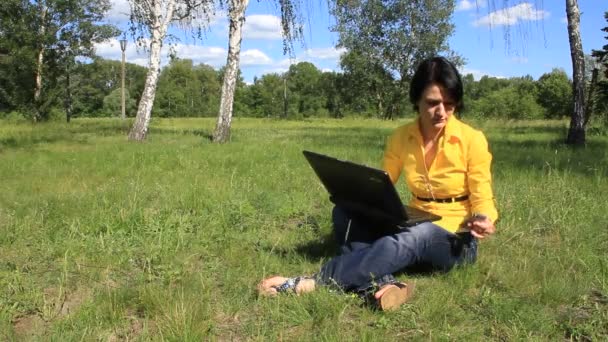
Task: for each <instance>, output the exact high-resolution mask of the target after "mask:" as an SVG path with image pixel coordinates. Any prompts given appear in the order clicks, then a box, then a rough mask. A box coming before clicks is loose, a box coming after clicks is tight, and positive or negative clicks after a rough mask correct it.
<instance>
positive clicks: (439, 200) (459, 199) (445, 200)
mask: <svg viewBox="0 0 608 342" xmlns="http://www.w3.org/2000/svg"><path fill="white" fill-rule="evenodd" d="M414 196H415V197H416V198H417V199H418V200H420V201H423V202H437V203H454V202H462V201H466V200H468V199H469V195H464V196H460V197H450V198H424V197H418V196H416V195H414Z"/></svg>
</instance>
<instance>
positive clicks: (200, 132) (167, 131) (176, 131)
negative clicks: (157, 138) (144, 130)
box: [150, 127, 213, 141]
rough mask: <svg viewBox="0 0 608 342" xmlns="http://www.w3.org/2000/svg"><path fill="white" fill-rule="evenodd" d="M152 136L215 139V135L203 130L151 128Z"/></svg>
mask: <svg viewBox="0 0 608 342" xmlns="http://www.w3.org/2000/svg"><path fill="white" fill-rule="evenodd" d="M150 134H173V135H195V136H199V137H203V138H205V139H206V140H209V141H211V140H212V139H213V134H212V133H210V132H209V131H207V130H203V129H189V128H188V129H181V128H164V127H152V128H150Z"/></svg>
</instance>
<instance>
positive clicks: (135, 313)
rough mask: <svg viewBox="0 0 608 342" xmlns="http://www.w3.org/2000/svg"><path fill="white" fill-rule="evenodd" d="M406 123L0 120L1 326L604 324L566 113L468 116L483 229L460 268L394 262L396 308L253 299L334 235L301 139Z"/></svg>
mask: <svg viewBox="0 0 608 342" xmlns="http://www.w3.org/2000/svg"><path fill="white" fill-rule="evenodd" d="M406 121H407V119H404V120H401V121H392V122H391V121H379V120H364V119H357V120H356V119H344V120H321V119H316V120H310V121H297V122H296V121H277V120H264V119H240V118H237V119H235V121H234V122H233V130H232V141H231V142H230V143H228V144H224V145H216V144H212V143H211V142H210V141H209V138H208V137H209V135H210V134H211V132H212V129H213V127H214V119H181V120H177V119H175V120H171V119H165V120H159V119H155V120H153V123H152V127H151V130H150V135H149V138H148V140H147V141H146V142H145V143H132V142H128V141H127V140H126V134H127V132H128V129H129V123H128V122H121V121H120V120H93V119H88V120H87V119H77V120H74V121H73V122H72V123H71V124H59V123H50V124H42V125H37V126H31V125H29V124H9V123H7V122H0V340H9V341H10V340H54V341H70V340H101V341H121V340H135V341H137V340H141V341H144V340H145V341H147V340H173V341H199V340H217V341H226V340H257V341H269V340H270V341H273V340H287V341H290V340H293V341H299V340H304V341H320V340H321V341H383V340H388V341H393V340H394V341H403V340H464V339H467V340H475V341H485V340H500V341H508V340H524V339H525V340H528V339H531V340H539V341H543V340H548V341H559V340H585V341H586V340H598V341H599V340H606V339H608V220H607V218H608V210H607V209H608V204H607V203H608V180H607V176H608V138H607V137H605V136H604V137H602V136H593V135H592V136H589V138H588V145H587V146H586V147H585V148H579V149H570V148H566V147H565V146H564V145H562V144H561V141H562V140H563V139H564V137H565V132H566V127H567V123H566V122H489V121H488V122H472V123H471V124H472V125H473V126H475V127H478V128H481V129H483V131H484V132H485V133H486V135H487V136H488V139H489V141H490V145H491V148H492V151H493V154H494V164H493V174H494V189H495V193H496V199H497V204H498V208H499V211H500V214H501V219H500V221H499V223H498V233H497V234H496V235H495V236H493V237H492V238H491V239H488V240H486V241H483V242H482V243H481V245H480V249H479V259H478V262H477V264H475V265H473V266H470V267H466V268H459V269H456V270H454V271H452V272H450V273H448V274H432V275H408V274H401V275H399V279H402V280H405V281H415V282H416V284H417V292H416V295H415V297H414V298H413V300H412V301H411V302H410V303H408V304H406V305H404V306H403V307H402V308H401V309H400V310H398V311H396V312H390V313H383V312H378V311H374V310H372V309H370V308H369V307H367V306H365V305H363V302H362V301H361V300H360V299H359V298H357V297H353V296H352V295H349V294H345V293H340V292H338V291H331V290H329V289H322V290H320V291H317V292H315V293H312V294H307V295H304V296H300V297H297V296H293V295H285V296H280V297H277V298H270V299H268V298H259V297H258V296H257V294H256V291H255V285H256V283H257V282H258V281H259V280H260V279H262V278H264V277H266V276H269V275H274V274H281V275H300V274H312V273H314V272H316V271H317V270H318V269H319V267H320V265H322V264H323V262H324V261H326V260H328V259H329V258H331V256H332V255H334V252H335V249H336V246H335V244H334V243H333V241H332V238H331V222H330V212H331V208H332V205H331V203H330V202H329V200H328V196H327V194H326V191H325V190H324V189H323V188H322V186H321V184H320V183H319V182H318V180H317V178H316V176H315V175H314V173H313V171H312V170H311V169H310V167H309V166H308V164H307V163H306V161H305V159H304V158H303V156H302V154H301V151H302V150H303V149H310V150H314V151H319V152H322V153H326V154H330V155H333V156H336V157H339V158H344V159H349V160H352V161H356V162H359V163H364V164H367V165H370V166H376V167H377V166H379V165H380V163H381V158H382V153H383V147H384V144H385V141H386V137H387V136H388V135H389V134H390V132H391V131H392V130H393V129H394V128H396V127H397V126H398V125H400V124H402V123H404V122H406ZM465 121H466V120H465ZM398 187H399V191H400V192H401V194H402V197H403V198H404V200H407V199H408V197H409V194H407V192H406V190H405V186H404V184H403V183H402V182H400V183H399V184H398Z"/></svg>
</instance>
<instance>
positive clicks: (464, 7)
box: [456, 0, 475, 11]
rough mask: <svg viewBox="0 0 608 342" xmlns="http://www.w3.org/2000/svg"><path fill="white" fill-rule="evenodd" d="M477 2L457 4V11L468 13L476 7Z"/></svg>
mask: <svg viewBox="0 0 608 342" xmlns="http://www.w3.org/2000/svg"><path fill="white" fill-rule="evenodd" d="M474 1H475V0H473V1H469V0H460V1H459V2H458V4H456V11H468V10H470V9H473V8H474V7H475V2H474Z"/></svg>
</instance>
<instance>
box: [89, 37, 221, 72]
mask: <svg viewBox="0 0 608 342" xmlns="http://www.w3.org/2000/svg"><path fill="white" fill-rule="evenodd" d="M144 43H145V42H144ZM171 47H173V50H174V51H175V53H176V55H177V57H178V58H182V59H191V60H192V61H193V62H194V63H195V64H199V63H205V64H208V65H211V66H213V67H216V68H217V67H220V66H222V65H224V64H225V63H226V54H227V52H226V49H224V48H221V47H216V46H199V45H188V44H180V43H178V44H173V45H164V46H163V48H162V50H161V56H162V65H166V64H167V63H168V61H169V58H168V55H169V51H170V49H171ZM95 50H96V52H97V55H98V56H100V57H103V58H106V59H112V60H120V59H121V51H120V43H119V42H118V40H117V39H116V38H114V39H111V40H109V41H107V42H103V43H100V44H96V45H95ZM125 56H126V59H127V62H129V63H134V64H139V65H142V66H147V65H148V53H147V52H146V51H144V50H143V49H141V48H140V49H139V50H138V49H137V44H136V43H133V42H129V43H127V49H126V50H125Z"/></svg>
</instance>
